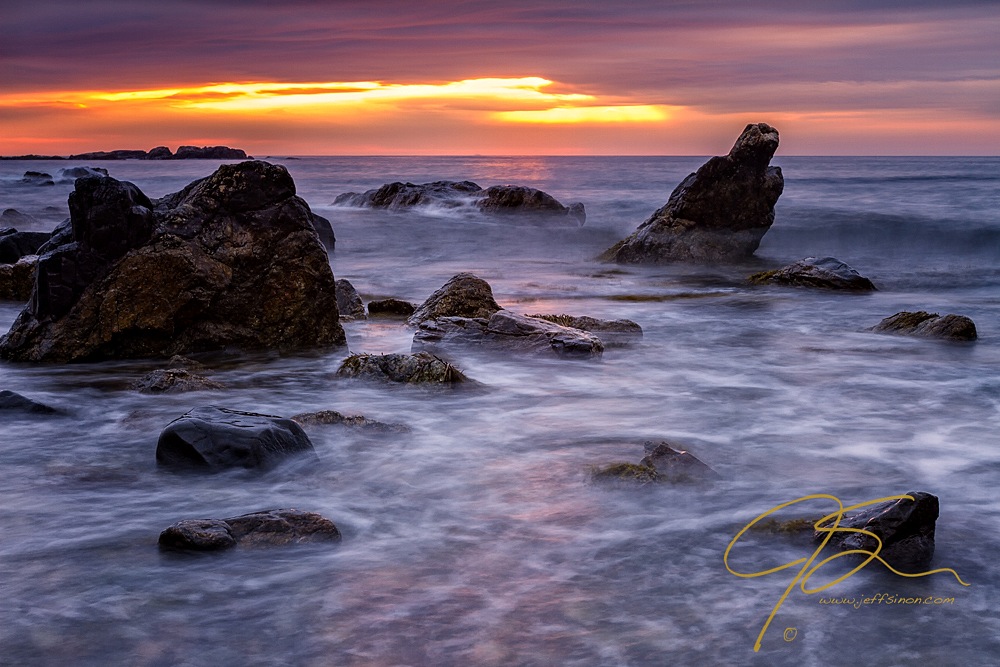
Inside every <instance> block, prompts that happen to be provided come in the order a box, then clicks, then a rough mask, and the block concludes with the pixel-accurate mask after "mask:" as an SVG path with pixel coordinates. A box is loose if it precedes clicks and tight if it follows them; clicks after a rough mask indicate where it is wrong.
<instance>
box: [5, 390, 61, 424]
mask: <svg viewBox="0 0 1000 667" xmlns="http://www.w3.org/2000/svg"><path fill="white" fill-rule="evenodd" d="M19 414H20V415H56V414H61V413H60V411H59V410H56V409H55V408H52V407H49V406H47V405H43V404H42V403H38V402H37V401H33V400H31V399H30V398H28V397H26V396H22V395H21V394H18V393H15V392H13V391H10V390H9V389H4V390H3V391H0V415H2V416H4V417H10V416H13V415H19Z"/></svg>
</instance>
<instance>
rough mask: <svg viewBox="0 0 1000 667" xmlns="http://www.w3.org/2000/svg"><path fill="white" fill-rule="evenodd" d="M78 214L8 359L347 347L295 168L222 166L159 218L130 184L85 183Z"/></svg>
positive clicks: (74, 199) (59, 238)
mask: <svg viewBox="0 0 1000 667" xmlns="http://www.w3.org/2000/svg"><path fill="white" fill-rule="evenodd" d="M70 213H71V218H70V224H69V226H66V225H61V226H60V227H58V228H57V229H56V231H55V232H53V237H52V239H51V240H50V241H49V243H47V244H46V245H45V246H43V247H42V248H41V249H40V251H44V253H45V254H43V255H42V256H41V258H40V260H39V265H38V278H37V280H36V283H35V289H34V291H33V293H32V297H31V301H30V302H29V304H28V307H27V308H25V310H24V311H22V313H21V314H20V315H19V316H18V318H17V320H16V321H15V323H14V325H13V326H12V327H11V330H10V332H9V333H8V334H7V335H6V336H5V337H4V338H3V339H0V357H3V358H7V359H16V360H21V361H53V362H55V361H82V360H100V359H111V358H137V357H169V356H171V355H174V354H191V353H196V352H206V351H213V350H221V349H235V350H259V349H273V350H278V351H295V350H301V349H308V348H328V347H335V346H340V345H344V344H345V338H344V331H343V329H342V328H341V326H340V322H339V318H338V311H337V300H336V290H335V285H334V277H333V273H332V271H331V270H330V263H329V258H328V256H327V253H326V251H325V250H324V248H323V246H322V244H321V243H320V241H319V239H318V237H317V235H316V232H315V230H314V228H313V226H312V221H311V217H312V214H311V212H310V210H309V206H308V205H307V204H306V203H305V201H303V200H302V199H301V198H299V197H297V196H295V184H294V183H293V181H292V178H291V176H289V174H288V172H287V171H286V170H285V169H284V167H281V166H275V165H271V164H268V163H266V162H243V163H240V164H230V165H223V166H221V167H219V169H218V170H217V171H216V172H215V173H214V174H212V175H211V176H209V177H207V178H204V179H201V180H198V181H195V182H194V183H191V184H190V185H188V186H187V187H186V188H184V189H183V190H181V191H180V192H177V193H175V194H172V195H168V196H166V197H163V198H162V199H160V200H158V201H157V203H156V205H155V210H154V206H153V203H152V202H151V201H150V200H149V199H148V198H147V197H146V196H145V195H144V194H143V193H142V192H141V191H140V190H139V189H138V188H137V187H136V186H134V185H132V184H131V183H124V182H120V181H117V180H115V179H113V178H107V177H102V178H96V177H87V178H81V179H77V181H76V186H75V190H74V192H73V193H72V194H71V195H70ZM57 243H58V245H56V244H57ZM165 278H169V279H165Z"/></svg>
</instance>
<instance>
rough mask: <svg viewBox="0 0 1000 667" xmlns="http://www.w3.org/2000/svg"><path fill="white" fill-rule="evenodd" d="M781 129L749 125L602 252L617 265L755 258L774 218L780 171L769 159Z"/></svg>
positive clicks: (756, 124)
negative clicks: (720, 153)
mask: <svg viewBox="0 0 1000 667" xmlns="http://www.w3.org/2000/svg"><path fill="white" fill-rule="evenodd" d="M777 148H778V131H777V130H776V129H774V128H773V127H771V126H770V125H766V124H764V123H755V124H751V125H747V127H746V129H745V130H743V133H742V134H741V135H740V137H739V138H738V139H737V140H736V143H735V144H734V145H733V148H732V150H731V151H729V155H725V156H721V157H713V158H712V159H710V160H709V161H708V162H706V163H705V164H704V165H702V166H701V167H700V168H699V169H698V171H696V172H695V173H693V174H691V175H690V176H688V177H687V178H686V179H684V180H683V181H682V182H681V184H680V185H678V186H677V188H675V189H674V191H673V192H672V193H671V195H670V199H669V200H668V201H667V203H666V205H664V206H663V207H662V208H661V209H659V210H658V211H656V212H655V213H653V215H652V216H650V217H649V219H648V220H646V221H645V222H644V223H642V224H641V225H640V226H639V228H638V229H637V230H636V231H635V232H633V233H632V235H631V236H629V237H627V238H625V239H623V240H622V241H619V242H618V243H617V244H615V245H614V246H612V247H611V248H609V249H608V250H607V251H605V252H604V253H603V254H602V255H601V259H602V260H604V261H611V262H619V263H663V262H670V261H675V260H689V261H709V262H717V261H728V260H736V259H742V258H746V257H749V256H751V255H752V254H753V253H754V251H756V250H757V246H759V245H760V240H761V238H763V236H764V234H765V233H766V232H767V230H768V229H769V228H770V227H771V224H772V223H773V222H774V205H775V203H776V202H777V201H778V197H780V196H781V191H782V189H783V188H784V179H783V178H782V176H781V169H780V168H778V167H769V166H768V163H769V162H770V161H771V157H772V156H773V155H774V152H775V150H777Z"/></svg>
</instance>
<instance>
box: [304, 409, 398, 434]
mask: <svg viewBox="0 0 1000 667" xmlns="http://www.w3.org/2000/svg"><path fill="white" fill-rule="evenodd" d="M292 421H296V422H298V423H299V424H301V425H302V426H348V427H350V428H356V429H359V430H362V431H371V432H376V433H409V431H410V428H409V427H408V426H406V425H404V424H388V423H386V422H380V421H375V420H374V419H368V417H364V416H362V415H344V414H341V413H339V412H337V411H336V410H320V411H319V412H303V413H302V414H298V415H292Z"/></svg>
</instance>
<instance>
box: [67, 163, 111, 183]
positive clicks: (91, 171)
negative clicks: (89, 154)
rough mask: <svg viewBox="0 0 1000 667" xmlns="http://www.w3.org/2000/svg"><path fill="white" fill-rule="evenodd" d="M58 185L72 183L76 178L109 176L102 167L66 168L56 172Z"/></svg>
mask: <svg viewBox="0 0 1000 667" xmlns="http://www.w3.org/2000/svg"><path fill="white" fill-rule="evenodd" d="M57 173H58V175H59V182H60V183H72V182H73V181H75V180H76V179H78V178H86V177H87V176H109V175H110V174H108V170H107V169H105V168H104V167H66V168H65V169H60V170H59V171H58V172H57Z"/></svg>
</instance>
